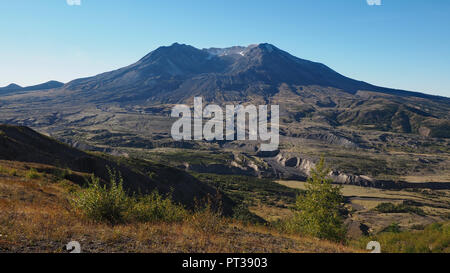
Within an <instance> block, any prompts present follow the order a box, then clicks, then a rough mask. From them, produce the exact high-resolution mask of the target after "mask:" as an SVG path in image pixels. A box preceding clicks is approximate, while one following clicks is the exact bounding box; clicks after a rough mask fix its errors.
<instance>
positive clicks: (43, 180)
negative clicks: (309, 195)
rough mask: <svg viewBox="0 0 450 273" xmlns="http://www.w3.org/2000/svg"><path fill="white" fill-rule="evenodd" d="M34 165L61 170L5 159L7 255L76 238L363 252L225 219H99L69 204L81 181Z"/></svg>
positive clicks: (2, 190)
mask: <svg viewBox="0 0 450 273" xmlns="http://www.w3.org/2000/svg"><path fill="white" fill-rule="evenodd" d="M30 168H34V169H37V170H44V169H46V170H53V172H54V173H56V171H55V170H57V168H55V167H53V166H48V165H42V164H36V163H23V162H15V161H3V160H0V235H1V236H0V252H1V253H5V252H14V253H21V252H52V253H55V252H56V253H61V252H65V250H64V247H65V246H66V244H67V243H68V242H70V241H74V240H76V241H78V242H80V244H81V251H82V252H84V253H86V252H96V253H98V252H107V253H110V252H145V253H152V252H163V253H166V252H168V253H189V252H196V253H198V252H201V253H203V252H224V253H248V252H257V253H261V252H355V251H358V250H357V249H353V248H350V247H345V246H342V245H339V244H335V243H330V242H327V241H320V240H317V239H312V238H302V237H299V236H290V235H284V236H283V235H281V234H280V233H278V232H277V231H275V230H271V229H268V228H266V227H263V226H247V225H243V224H242V223H239V222H237V221H231V220H225V219H216V220H217V222H214V221H215V220H214V219H212V221H210V219H208V218H203V219H202V220H201V222H197V221H192V220H186V221H184V222H182V223H171V224H168V223H164V222H162V223H132V224H120V225H114V226H111V225H109V224H102V223H95V222H92V221H88V220H85V219H84V218H83V217H81V216H80V215H79V214H77V212H76V211H74V210H73V209H72V208H71V206H70V204H69V200H70V199H71V198H72V195H71V194H70V193H71V192H74V191H77V190H79V188H78V186H77V185H76V184H73V183H72V182H70V181H69V180H66V179H64V178H62V177H61V176H57V175H54V174H52V173H50V172H47V173H44V172H42V173H38V174H35V175H34V176H33V177H31V176H30V175H27V174H28V173H29V169H30ZM80 175H81V173H80ZM204 223H208V225H204Z"/></svg>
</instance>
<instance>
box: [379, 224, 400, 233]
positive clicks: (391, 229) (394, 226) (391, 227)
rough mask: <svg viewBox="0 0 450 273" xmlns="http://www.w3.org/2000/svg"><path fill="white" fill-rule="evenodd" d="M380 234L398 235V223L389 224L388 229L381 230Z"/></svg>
mask: <svg viewBox="0 0 450 273" xmlns="http://www.w3.org/2000/svg"><path fill="white" fill-rule="evenodd" d="M382 232H392V233H400V232H401V228H400V225H399V224H398V223H396V222H394V223H392V224H390V225H389V226H388V227H386V228H385V229H383V231H382Z"/></svg>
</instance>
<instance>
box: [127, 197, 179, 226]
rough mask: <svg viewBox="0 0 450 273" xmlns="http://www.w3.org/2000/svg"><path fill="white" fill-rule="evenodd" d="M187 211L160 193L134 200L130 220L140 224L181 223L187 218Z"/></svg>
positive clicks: (129, 212) (129, 214) (130, 210)
mask: <svg viewBox="0 0 450 273" xmlns="http://www.w3.org/2000/svg"><path fill="white" fill-rule="evenodd" d="M186 215H187V211H186V210H185V209H184V208H183V207H182V206H181V205H178V204H175V203H173V201H172V200H171V198H169V197H164V196H162V195H160V194H158V192H156V191H155V192H153V193H151V194H149V195H146V196H142V197H137V198H135V199H134V200H133V202H132V205H131V206H130V209H129V211H128V216H129V218H130V220H133V221H138V222H155V221H164V222H180V221H183V220H184V219H185V218H186Z"/></svg>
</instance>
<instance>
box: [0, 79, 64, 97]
mask: <svg viewBox="0 0 450 273" xmlns="http://www.w3.org/2000/svg"><path fill="white" fill-rule="evenodd" d="M63 85H64V83H62V82H58V81H48V82H45V83H41V84H38V85H33V86H27V87H21V86H20V85H17V84H14V83H12V84H10V85H8V86H5V87H2V88H0V95H6V94H12V93H22V92H28V91H36V90H48V89H54V88H59V87H62V86H63Z"/></svg>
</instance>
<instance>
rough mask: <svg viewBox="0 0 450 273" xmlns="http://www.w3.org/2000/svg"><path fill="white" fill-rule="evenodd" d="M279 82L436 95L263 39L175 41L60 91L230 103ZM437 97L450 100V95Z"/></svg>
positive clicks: (273, 89) (266, 92)
mask: <svg viewBox="0 0 450 273" xmlns="http://www.w3.org/2000/svg"><path fill="white" fill-rule="evenodd" d="M281 84H287V85H289V86H320V87H332V88H336V89H339V90H342V91H344V92H347V93H349V94H356V93H357V92H358V91H360V90H361V91H362V90H366V91H374V92H379V93H385V94H390V95H397V96H413V97H420V98H429V99H438V97H436V96H431V95H426V94H422V93H417V92H408V91H403V90H395V89H389V88H383V87H378V86H374V85H371V84H368V83H365V82H362V81H357V80H353V79H350V78H347V77H345V76H343V75H341V74H339V73H337V72H335V71H334V70H332V69H331V68H329V67H327V66H326V65H323V64H321V63H316V62H312V61H308V60H303V59H300V58H297V57H295V56H292V55H291V54H289V53H287V52H285V51H283V50H280V49H279V48H277V47H275V46H273V45H271V44H267V43H263V44H258V45H250V46H248V47H239V46H235V47H231V48H224V49H220V48H210V49H203V50H201V49H197V48H194V47H192V46H189V45H184V44H178V43H175V44H173V45H171V46H168V47H160V48H158V49H156V50H154V51H152V52H151V53H149V54H148V55H146V56H145V57H144V58H142V59H141V60H139V61H138V62H136V63H134V64H132V65H130V66H127V67H124V68H121V69H118V70H115V71H112V72H107V73H103V74H100V75H97V76H94V77H90V78H84V79H78V80H74V81H72V82H69V83H68V84H66V85H65V86H64V89H66V90H70V91H80V92H84V93H85V94H84V95H86V96H92V98H93V99H94V100H95V101H98V102H102V101H105V100H107V101H116V102H137V101H142V100H151V101H161V102H181V101H185V100H186V99H188V98H192V97H193V96H196V95H202V96H203V97H204V98H205V99H206V100H208V101H215V100H223V101H234V100H242V99H243V98H246V97H248V96H252V95H263V96H272V95H274V94H275V93H277V92H278V88H279V86H280V85H281ZM102 94H103V95H102ZM439 99H442V100H445V101H446V102H450V100H449V99H448V98H439Z"/></svg>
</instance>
